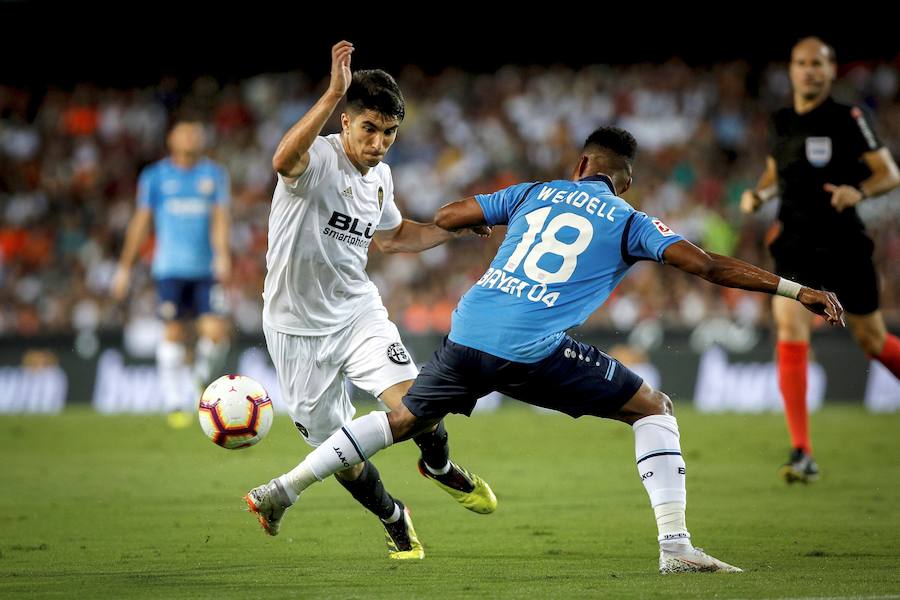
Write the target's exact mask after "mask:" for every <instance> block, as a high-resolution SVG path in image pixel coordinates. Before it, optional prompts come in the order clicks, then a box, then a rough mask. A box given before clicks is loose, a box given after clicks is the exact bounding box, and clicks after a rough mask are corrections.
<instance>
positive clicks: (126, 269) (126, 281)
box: [110, 206, 153, 300]
mask: <svg viewBox="0 0 900 600" xmlns="http://www.w3.org/2000/svg"><path fill="white" fill-rule="evenodd" d="M152 218H153V215H152V213H151V212H150V209H149V208H147V207H141V206H139V207H138V208H137V210H136V211H135V213H134V216H132V217H131V221H130V222H129V223H128V230H127V231H126V232H125V243H124V245H123V247H122V256H120V257H119V267H118V269H116V274H115V277H113V281H112V286H111V290H110V291H111V293H112V297H113V298H114V299H116V300H124V299H125V297H126V296H127V295H128V287H129V286H130V285H131V265H133V264H134V260H135V259H136V258H137V255H138V251H139V250H140V248H141V244H142V243H143V242H144V238H146V237H147V232H148V231H150V221H151V220H152Z"/></svg>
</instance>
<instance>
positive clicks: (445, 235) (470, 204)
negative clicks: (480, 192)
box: [375, 198, 491, 253]
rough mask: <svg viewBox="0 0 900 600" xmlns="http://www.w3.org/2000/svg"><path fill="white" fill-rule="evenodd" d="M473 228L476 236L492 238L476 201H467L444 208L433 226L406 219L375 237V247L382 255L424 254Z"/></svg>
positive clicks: (439, 211)
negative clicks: (396, 253) (398, 253)
mask: <svg viewBox="0 0 900 600" xmlns="http://www.w3.org/2000/svg"><path fill="white" fill-rule="evenodd" d="M466 229H471V230H472V232H473V233H475V235H478V236H481V237H490V235H491V228H490V227H489V226H487V225H486V224H485V222H484V213H483V212H482V211H481V207H480V206H478V203H477V202H475V198H466V199H465V200H460V201H458V202H451V203H450V204H446V205H444V206H442V207H441V208H440V209H439V210H438V212H437V214H436V215H435V216H434V223H417V222H416V221H410V220H409V219H403V222H402V223H400V226H399V227H397V228H395V229H390V230H387V231H379V232H377V233H376V234H375V244H377V245H378V248H379V249H380V250H381V251H382V252H387V253H394V252H421V251H422V250H427V249H429V248H434V247H435V246H439V245H441V244H443V243H444V242H446V241H449V240H452V239H453V238H455V237H458V236H459V235H460V233H461V232H463V231H464V230H466Z"/></svg>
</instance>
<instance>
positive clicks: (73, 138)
mask: <svg viewBox="0 0 900 600" xmlns="http://www.w3.org/2000/svg"><path fill="white" fill-rule="evenodd" d="M898 60H900V59H898ZM898 73H900V62H894V63H890V62H879V61H873V62H866V63H856V64H848V65H843V66H842V68H841V71H840V78H839V82H838V84H837V85H836V87H835V96H836V97H838V98H839V99H841V100H847V101H855V102H859V103H861V104H863V105H865V106H867V107H868V108H869V109H870V110H871V111H872V113H873V115H874V118H875V123H876V127H877V132H878V134H879V135H880V137H881V139H882V141H883V142H884V143H885V144H886V145H887V146H888V147H889V148H890V149H891V151H892V152H893V154H894V156H895V157H900V94H898V91H900V81H898ZM394 75H395V76H396V77H397V79H398V81H399V83H400V85H401V88H402V89H403V92H404V94H405V96H406V100H407V113H406V114H407V117H406V120H405V122H404V123H403V125H402V127H401V128H400V132H399V135H398V139H397V142H396V144H395V145H394V146H393V148H392V149H391V151H390V153H389V154H388V156H387V162H388V163H389V164H390V166H391V168H392V169H393V174H394V180H395V186H396V198H397V203H398V205H399V206H400V209H401V211H402V212H403V214H404V216H405V217H407V218H411V219H416V220H420V221H428V220H430V219H431V217H432V216H433V214H434V211H435V210H436V209H437V208H438V207H439V206H441V205H442V204H444V203H446V202H449V201H452V200H456V199H459V198H461V197H464V196H467V195H470V194H472V193H479V192H490V191H494V190H497V189H500V188H502V187H505V186H507V185H510V184H512V183H516V182H519V181H524V180H545V179H555V178H567V177H569V175H570V173H571V169H572V166H573V164H574V163H575V161H576V159H577V153H578V151H579V150H580V146H581V144H582V142H583V140H584V139H585V137H587V135H588V134H589V133H590V132H591V131H592V130H593V129H594V128H595V127H597V126H599V125H602V124H617V125H619V126H622V127H625V128H626V129H628V130H630V131H631V132H632V133H633V134H634V135H635V137H636V138H637V140H638V143H639V150H638V159H637V163H636V166H635V177H634V186H633V187H632V189H631V190H630V191H629V192H628V193H627V194H625V199H626V200H628V201H629V202H630V203H631V204H633V205H634V206H635V207H637V208H639V209H640V210H643V211H645V212H648V213H651V214H653V215H657V216H659V217H660V218H662V219H663V220H664V221H665V222H666V224H667V225H669V226H670V227H671V228H672V229H674V230H676V231H678V232H679V233H681V234H683V235H684V236H685V237H687V238H688V239H690V240H692V241H694V242H697V243H699V244H701V245H702V246H703V247H704V248H707V249H709V250H711V251H714V252H718V253H721V254H728V255H733V256H737V257H740V258H743V259H745V260H748V261H751V262H753V263H756V264H760V265H762V266H771V260H770V258H769V256H768V253H767V251H766V238H767V235H771V233H770V227H771V225H772V223H773V221H774V215H775V209H776V206H775V204H776V203H770V204H771V205H770V206H768V207H766V209H765V210H763V211H762V212H761V213H760V214H758V215H754V216H753V217H749V218H748V217H744V216H742V215H741V214H740V213H739V211H738V199H739V196H740V193H741V191H742V190H743V189H744V188H745V187H747V186H750V185H753V184H754V183H755V181H756V179H757V177H758V176H759V174H760V173H761V172H762V169H763V166H764V161H765V156H766V154H767V130H768V115H769V113H770V112H771V111H772V110H774V109H776V108H778V107H780V106H784V105H787V104H788V103H789V102H790V88H789V83H788V79H787V72H786V66H785V65H784V64H772V65H770V66H768V67H766V68H763V69H759V68H756V69H751V68H750V67H749V66H748V65H746V64H743V63H728V64H719V65H714V66H710V67H702V68H700V67H689V66H687V65H685V64H683V63H681V62H678V61H670V62H667V63H664V64H652V65H651V64H640V65H631V66H620V67H607V66H595V67H590V68H585V69H581V70H572V69H569V68H565V67H505V68H502V69H500V70H498V71H497V72H495V73H491V74H470V73H465V72H461V71H455V70H448V71H445V72H442V73H440V74H426V73H423V72H422V71H420V70H418V69H417V68H415V67H408V68H406V69H404V70H403V71H401V72H398V73H394ZM326 83H327V82H324V81H311V80H309V79H308V78H307V77H306V76H305V75H304V74H303V73H301V72H294V73H285V74H265V75H259V76H257V77H253V78H250V79H246V80H241V81H230V82H222V81H217V80H215V79H213V78H208V77H201V78H198V79H196V80H194V81H179V80H176V79H174V78H166V79H163V80H162V81H159V82H158V83H157V84H156V85H153V86H150V87H145V88H134V89H106V88H103V87H99V86H94V85H89V84H84V85H77V86H75V87H73V88H70V89H54V88H49V89H25V88H20V87H12V86H4V85H2V84H0V335H3V336H36V335H43V334H53V333H68V332H73V331H76V332H84V331H105V330H117V329H121V328H122V326H123V325H124V324H125V323H126V322H127V321H129V320H131V319H136V318H152V316H153V315H154V312H155V307H156V300H155V293H154V289H153V285H152V281H151V279H150V276H149V264H150V257H151V253H152V241H148V243H147V244H146V246H145V248H144V249H143V253H142V260H141V261H140V267H139V268H138V269H137V271H136V272H135V279H134V285H133V293H132V296H131V299H130V301H129V302H127V303H125V304H121V305H120V304H117V303H115V302H114V301H113V300H112V299H111V298H110V295H109V285H110V281H111V278H112V276H113V273H114V270H115V266H116V261H117V259H118V254H119V251H120V249H121V244H122V240H123V237H124V232H125V228H126V226H127V223H128V220H129V217H130V216H131V214H132V211H133V210H134V206H135V182H136V179H137V175H138V173H139V172H140V170H141V169H142V168H143V167H144V166H146V165H147V164H149V163H150V162H153V161H155V160H158V159H159V158H162V157H163V156H164V155H165V153H166V149H165V134H166V130H167V127H168V125H169V124H170V123H171V121H172V119H173V118H175V117H177V116H178V115H180V114H191V115H201V116H202V118H203V120H204V121H205V122H206V123H207V125H208V138H209V141H210V143H209V155H210V156H211V157H212V158H213V159H215V160H217V161H220V162H221V163H223V164H224V165H225V166H226V167H227V168H228V170H229V172H230V174H231V181H232V217H233V232H232V235H231V249H232V252H233V259H234V267H233V272H232V277H231V278H230V281H229V282H228V283H227V292H228V293H227V296H228V299H229V301H230V306H231V310H232V315H233V318H234V321H235V326H236V329H237V330H238V331H239V332H242V333H247V334H257V333H259V332H260V331H261V302H262V300H261V297H260V294H261V290H262V284H263V277H264V274H265V252H266V235H267V219H268V214H269V201H270V199H271V195H272V189H273V186H274V182H275V178H274V175H273V173H272V170H271V156H272V152H273V150H274V148H275V146H276V144H277V143H278V141H279V139H280V138H281V136H282V135H283V133H284V132H285V131H287V129H288V128H289V127H290V126H291V125H292V124H293V123H294V122H295V121H296V120H297V119H299V118H300V117H301V116H302V115H303V114H304V112H305V111H306V110H307V109H308V108H309V107H310V106H311V105H312V104H313V103H314V102H315V100H316V99H317V98H318V95H319V94H320V93H321V91H322V90H323V89H324V86H325V84H326ZM337 129H338V120H337V116H335V117H334V118H333V119H332V120H331V122H330V123H329V125H328V126H327V127H326V130H325V131H324V132H323V133H331V132H334V131H337ZM898 207H900V198H897V197H896V195H893V196H887V197H885V198H881V199H874V200H868V201H867V202H866V203H865V204H864V205H863V206H862V207H861V211H860V212H861V214H863V216H864V219H865V220H866V222H867V224H868V227H869V232H870V234H871V235H872V236H873V237H874V239H875V241H876V264H877V266H878V268H879V270H880V273H881V284H882V285H881V300H882V308H883V310H884V313H885V316H886V318H887V320H888V323H889V325H891V324H892V325H893V326H897V325H898V324H900V226H898V225H900V208H898ZM502 237H503V230H502V229H498V230H497V231H496V232H495V235H494V237H493V238H492V239H490V240H487V241H485V240H482V239H479V238H475V237H462V238H460V239H457V240H454V241H453V242H451V243H450V244H447V245H446V246H442V247H438V248H435V249H433V250H430V251H428V252H425V253H423V254H420V255H405V254H400V255H382V254H380V253H379V252H378V251H377V249H375V246H374V245H373V246H372V250H371V256H370V262H369V273H370V276H371V278H372V279H373V280H374V281H375V283H376V284H377V285H378V287H379V289H380V290H381V293H382V296H383V298H384V300H385V303H386V305H387V307H388V309H389V311H390V313H391V316H392V318H393V319H394V320H395V321H397V322H398V324H400V325H401V326H402V327H403V328H404V329H405V330H406V331H409V332H445V331H447V330H448V328H449V325H450V313H451V311H452V309H453V307H454V306H455V304H456V302H457V300H458V299H459V297H460V295H461V294H462V293H463V292H464V291H465V290H466V289H467V288H468V287H469V286H470V285H471V283H472V282H473V281H475V280H476V279H477V278H478V277H480V276H481V274H482V273H483V272H484V270H485V269H486V267H487V265H488V261H489V260H490V258H491V257H492V256H493V254H494V252H495V250H496V247H497V246H498V244H499V243H500V241H501V240H502ZM632 271H633V272H632V273H631V274H630V275H629V277H627V278H626V279H625V281H624V282H623V284H622V285H621V286H620V288H619V289H618V290H617V291H616V293H615V295H614V296H613V297H612V298H611V299H610V300H609V301H608V302H607V304H606V306H605V307H604V308H603V309H601V310H600V311H598V312H597V314H595V315H594V316H592V317H591V319H590V320H589V321H588V324H589V325H594V326H605V327H610V328H614V329H617V330H627V329H629V328H632V327H633V326H635V325H636V324H637V323H639V322H642V321H645V320H648V319H655V320H660V322H661V323H663V324H665V325H671V326H683V327H692V326H695V325H696V324H698V323H700V322H702V321H704V320H708V319H710V318H713V317H727V318H730V319H733V320H735V321H737V322H740V323H743V324H760V325H766V324H768V323H769V322H770V317H769V307H768V298H767V297H765V296H763V295H760V294H751V293H743V292H738V291H734V290H726V289H722V288H716V287H715V286H712V285H707V284H706V283H705V282H702V281H699V280H696V279H693V278H689V277H688V276H685V275H683V274H681V273H678V272H675V270H673V269H669V268H666V267H662V266H657V265H653V264H649V263H640V264H638V265H637V266H636V267H635V268H634V269H633V270H632Z"/></svg>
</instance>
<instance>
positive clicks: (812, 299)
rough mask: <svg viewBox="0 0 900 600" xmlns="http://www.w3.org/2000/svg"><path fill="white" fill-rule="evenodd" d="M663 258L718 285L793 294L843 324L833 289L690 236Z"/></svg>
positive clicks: (667, 262)
mask: <svg viewBox="0 0 900 600" xmlns="http://www.w3.org/2000/svg"><path fill="white" fill-rule="evenodd" d="M663 258H664V259H665V261H666V264H669V265H672V266H673V267H676V268H678V269H681V270H682V271H684V272H686V273H690V274H691V275H696V276H698V277H702V278H703V279H705V280H707V281H709V282H712V283H715V284H718V285H723V286H726V287H733V288H740V289H742V290H749V291H751V292H765V293H768V294H778V295H783V296H788V297H791V298H794V299H795V300H797V301H798V302H800V303H801V304H803V306H805V307H806V308H807V309H808V310H809V311H811V312H814V313H816V314H817V315H821V316H823V317H825V320H826V321H828V322H829V323H830V324H832V325H843V324H844V318H843V314H844V309H843V307H842V306H841V303H840V302H838V299H837V296H835V295H834V294H833V293H831V292H823V291H820V290H814V289H811V288H808V287H806V286H801V285H800V284H798V283H794V282H793V281H788V280H785V279H782V278H780V277H779V276H778V275H775V274H774V273H770V272H768V271H766V270H764V269H760V268H759V267H756V266H754V265H751V264H750V263H747V262H744V261H742V260H739V259H737V258H731V257H728V256H721V255H719V254H713V253H707V252H705V251H703V250H702V249H701V248H698V247H697V246H695V245H694V244H692V243H690V242H688V241H687V240H681V241H679V242H676V243H674V244H672V245H671V246H669V247H668V248H666V250H665V252H663Z"/></svg>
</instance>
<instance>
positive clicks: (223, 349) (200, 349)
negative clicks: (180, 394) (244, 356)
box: [194, 337, 231, 389]
mask: <svg viewBox="0 0 900 600" xmlns="http://www.w3.org/2000/svg"><path fill="white" fill-rule="evenodd" d="M230 347H231V345H230V344H229V343H228V341H227V340H225V341H222V342H219V343H218V344H217V343H215V342H214V341H212V340H211V339H209V338H208V337H201V338H200V339H198V340H197V346H196V348H194V379H196V381H197V385H198V387H200V388H201V389H202V388H204V387H206V386H207V385H208V384H209V382H210V381H212V380H213V375H215V374H218V373H219V372H220V371H221V370H222V367H223V366H224V365H225V359H226V358H228V350H229V348H230Z"/></svg>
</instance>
